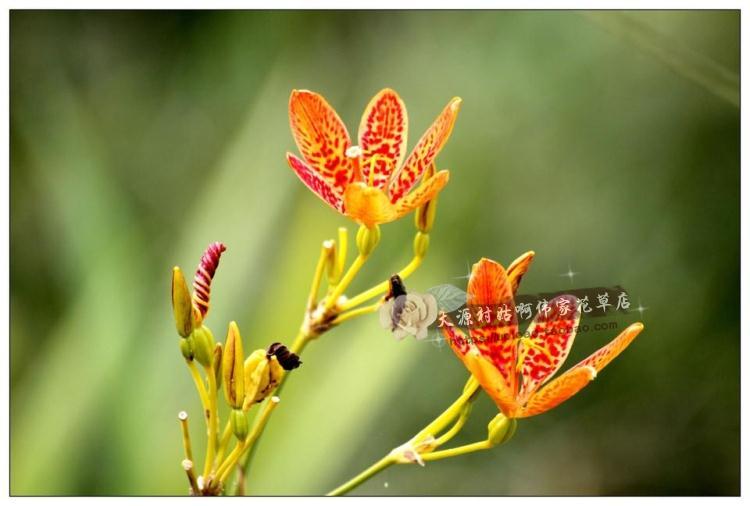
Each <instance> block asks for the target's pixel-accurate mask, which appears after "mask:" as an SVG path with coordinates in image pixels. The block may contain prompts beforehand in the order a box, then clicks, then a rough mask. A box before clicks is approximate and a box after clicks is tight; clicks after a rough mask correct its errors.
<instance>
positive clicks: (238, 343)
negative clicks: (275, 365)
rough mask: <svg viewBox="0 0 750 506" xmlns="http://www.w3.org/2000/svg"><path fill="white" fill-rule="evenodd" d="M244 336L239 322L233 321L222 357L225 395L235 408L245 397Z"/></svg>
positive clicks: (239, 406)
mask: <svg viewBox="0 0 750 506" xmlns="http://www.w3.org/2000/svg"><path fill="white" fill-rule="evenodd" d="M244 359H245V358H244V356H243V353H242V337H241V336H240V329H239V328H238V327H237V323H235V322H231V323H230V324H229V330H228V331H227V341H226V343H225V344H224V353H223V357H222V359H221V374H222V376H223V379H224V396H225V397H226V400H227V403H228V404H229V405H230V406H232V407H233V408H237V409H239V408H241V407H242V402H243V400H244V398H245V369H244V366H243V361H244Z"/></svg>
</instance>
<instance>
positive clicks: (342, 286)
mask: <svg viewBox="0 0 750 506" xmlns="http://www.w3.org/2000/svg"><path fill="white" fill-rule="evenodd" d="M367 257H368V256H367V255H362V254H361V253H360V254H359V255H357V258H355V259H354V262H352V265H350V266H349V269H348V270H347V271H346V274H344V277H343V278H341V281H339V284H338V285H336V288H334V289H333V291H332V292H331V293H330V294H329V295H328V297H326V301H325V304H324V306H323V307H324V308H325V311H330V310H331V308H333V306H334V305H336V301H338V300H339V297H341V295H343V293H344V291H345V290H346V289H347V288H348V287H349V285H350V284H351V282H352V281H353V280H354V276H356V275H357V273H358V272H359V270H360V269H361V268H362V266H363V265H365V262H366V261H367Z"/></svg>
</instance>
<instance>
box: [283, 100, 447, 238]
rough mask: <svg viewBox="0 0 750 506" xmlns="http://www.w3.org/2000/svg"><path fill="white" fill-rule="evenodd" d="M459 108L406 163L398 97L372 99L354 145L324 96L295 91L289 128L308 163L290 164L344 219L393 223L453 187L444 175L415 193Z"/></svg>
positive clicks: (435, 126)
mask: <svg viewBox="0 0 750 506" xmlns="http://www.w3.org/2000/svg"><path fill="white" fill-rule="evenodd" d="M460 104H461V99H460V98H454V99H452V100H451V101H450V102H449V103H448V105H447V106H446V107H445V109H443V112H442V113H440V115H439V116H438V117H437V119H435V121H434V122H433V124H432V126H430V128H429V129H428V130H427V131H426V132H425V133H424V135H423V136H422V138H421V139H420V140H419V142H417V144H416V146H415V147H414V150H413V151H412V152H411V154H410V155H409V156H408V157H406V137H407V130H408V120H407V115H406V107H405V106H404V103H403V101H402V100H401V98H400V97H399V96H398V94H397V93H396V92H395V91H393V90H391V89H387V88H386V89H384V90H382V91H380V92H379V93H378V94H377V95H375V96H374V97H373V98H372V100H371V101H370V103H369V104H368V105H367V107H366V108H365V112H364V114H363V115H362V120H361V122H360V124H359V135H358V137H359V141H358V142H359V144H356V145H354V144H352V141H351V139H350V137H349V132H348V131H347V129H346V126H344V123H343V122H342V121H341V118H339V116H338V114H336V111H335V110H334V109H333V108H332V107H331V106H330V105H329V104H328V102H326V100H325V99H324V98H323V97H322V96H320V95H318V94H317V93H313V92H311V91H307V90H294V91H293V92H292V96H291V98H290V99H289V122H290V125H291V128H292V134H293V135H294V140H295V142H296V143H297V147H298V148H299V151H300V153H301V154H302V158H303V159H300V158H298V157H296V156H295V155H293V154H292V153H287V161H288V162H289V166H290V167H291V168H292V170H294V172H295V173H296V174H297V176H299V178H300V179H301V180H302V182H304V183H305V185H307V187H308V188H310V189H311V190H312V191H313V192H315V194H317V195H318V196H319V197H320V198H321V199H323V200H324V201H325V202H326V203H328V204H329V205H330V206H331V207H333V208H334V209H335V210H336V211H338V212H339V213H341V214H344V215H345V216H348V217H350V218H352V219H353V220H355V221H356V222H358V223H360V224H362V225H365V226H366V227H373V226H375V225H377V224H380V223H387V222H390V221H393V220H396V219H398V218H400V217H402V216H403V215H405V214H407V213H409V212H410V211H412V210H413V209H415V208H417V207H419V206H421V205H423V204H424V203H426V202H428V201H429V200H431V199H433V198H434V197H435V195H437V193H438V192H439V191H440V190H442V188H443V187H444V186H445V185H446V183H447V182H448V177H449V173H448V171H447V170H442V171H440V172H437V173H436V174H434V175H433V176H431V177H430V178H429V179H427V180H426V181H423V182H422V184H421V185H419V187H418V188H417V189H416V190H414V191H413V192H412V191H411V190H412V188H413V187H414V186H415V184H416V182H417V181H418V180H419V179H420V178H421V177H422V175H423V174H424V172H425V169H426V168H427V167H429V166H430V165H431V164H433V163H434V161H435V157H436V156H437V154H438V153H439V152H440V150H441V149H442V147H443V145H444V144H445V142H446V141H447V140H448V137H449V136H450V134H451V130H452V129H453V124H454V123H455V121H456V116H457V115H458V110H459V107H460ZM404 158H406V159H405V161H404Z"/></svg>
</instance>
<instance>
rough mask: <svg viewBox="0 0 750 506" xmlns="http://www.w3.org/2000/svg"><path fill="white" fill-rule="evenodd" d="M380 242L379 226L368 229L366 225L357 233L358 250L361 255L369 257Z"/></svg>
mask: <svg viewBox="0 0 750 506" xmlns="http://www.w3.org/2000/svg"><path fill="white" fill-rule="evenodd" d="M379 242H380V227H379V226H378V225H375V226H374V227H372V228H367V227H365V226H364V225H362V226H361V227H359V230H358V231H357V248H358V249H359V253H360V254H361V255H364V256H368V255H369V254H370V253H372V250H374V249H375V246H377V245H378V243H379Z"/></svg>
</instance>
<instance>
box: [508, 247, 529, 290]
mask: <svg viewBox="0 0 750 506" xmlns="http://www.w3.org/2000/svg"><path fill="white" fill-rule="evenodd" d="M534 254H535V253H534V252H533V251H527V252H526V253H524V254H523V255H521V256H520V257H518V258H516V259H515V260H513V263H512V264H510V267H508V282H510V288H511V289H512V290H513V295H515V294H516V292H518V285H519V284H520V283H521V279H523V275H524V274H526V271H527V270H529V266H530V265H531V261H532V260H534Z"/></svg>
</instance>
